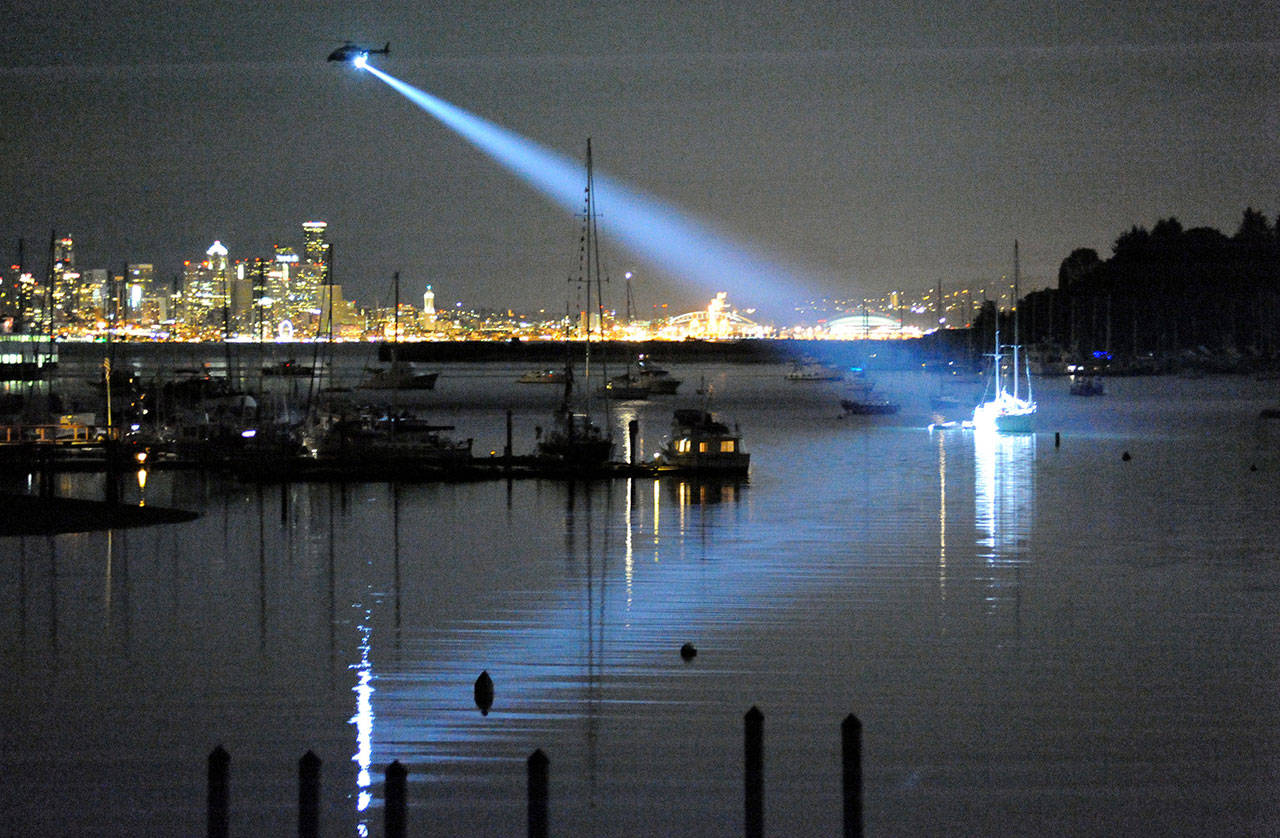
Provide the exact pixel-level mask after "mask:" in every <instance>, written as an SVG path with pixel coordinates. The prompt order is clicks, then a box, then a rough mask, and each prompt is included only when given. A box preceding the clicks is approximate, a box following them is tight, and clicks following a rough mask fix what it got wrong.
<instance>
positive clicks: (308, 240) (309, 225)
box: [302, 221, 329, 285]
mask: <svg viewBox="0 0 1280 838" xmlns="http://www.w3.org/2000/svg"><path fill="white" fill-rule="evenodd" d="M328 230H329V225H328V223H327V222H324V221H304V222H302V255H303V258H304V259H305V260H306V261H307V262H309V263H310V264H312V265H322V266H323V270H322V272H321V275H320V282H319V284H320V285H328V284H329V240H328V238H326V234H327V233H328Z"/></svg>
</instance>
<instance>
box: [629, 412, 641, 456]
mask: <svg viewBox="0 0 1280 838" xmlns="http://www.w3.org/2000/svg"><path fill="white" fill-rule="evenodd" d="M639 435H640V422H639V420H637V419H632V420H631V421H630V422H628V423H627V441H628V442H629V443H630V445H629V447H628V450H630V451H631V465H633V466H634V465H635V464H636V454H637V451H636V438H637V437H638V436H639Z"/></svg>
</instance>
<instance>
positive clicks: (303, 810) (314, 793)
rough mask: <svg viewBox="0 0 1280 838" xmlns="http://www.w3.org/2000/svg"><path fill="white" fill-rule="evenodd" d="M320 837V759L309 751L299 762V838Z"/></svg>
mask: <svg viewBox="0 0 1280 838" xmlns="http://www.w3.org/2000/svg"><path fill="white" fill-rule="evenodd" d="M319 836H320V757H318V756H316V755H315V753H314V752H313V751H307V752H306V753H305V754H303V755H302V759H300V760H298V838H319Z"/></svg>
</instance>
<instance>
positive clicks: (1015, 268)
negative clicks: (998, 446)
mask: <svg viewBox="0 0 1280 838" xmlns="http://www.w3.org/2000/svg"><path fill="white" fill-rule="evenodd" d="M1013 397H1014V398H1015V399H1016V398H1017V397H1018V240H1017V239H1014V240H1013Z"/></svg>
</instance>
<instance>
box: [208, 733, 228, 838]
mask: <svg viewBox="0 0 1280 838" xmlns="http://www.w3.org/2000/svg"><path fill="white" fill-rule="evenodd" d="M230 774H231V754H229V753H227V750H226V749H225V748H223V747H222V746H221V745H219V746H218V747H216V748H214V749H213V751H212V752H211V753H210V754H209V829H208V836H209V838H227V822H228V817H227V814H228V811H229V804H230V796H231V794H230V792H231V780H230Z"/></svg>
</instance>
